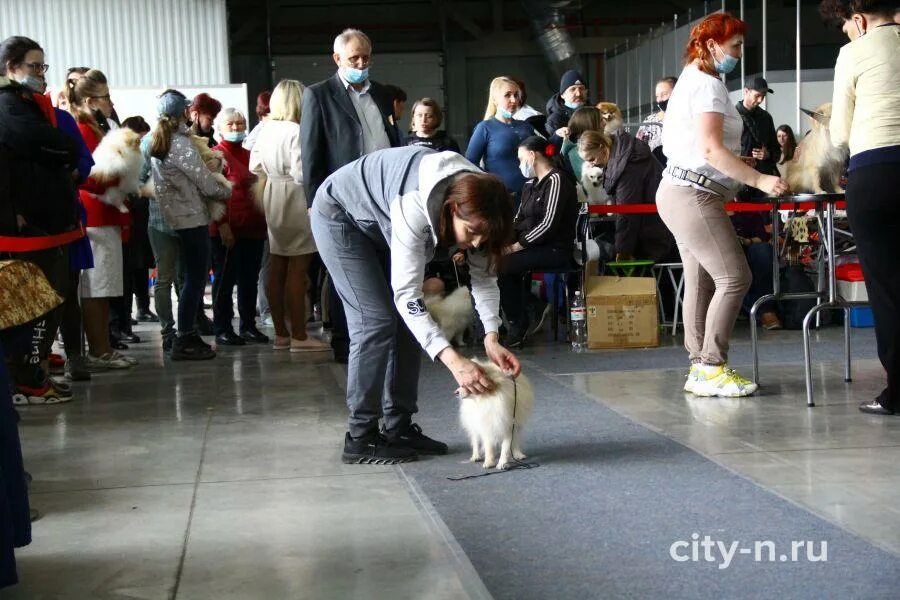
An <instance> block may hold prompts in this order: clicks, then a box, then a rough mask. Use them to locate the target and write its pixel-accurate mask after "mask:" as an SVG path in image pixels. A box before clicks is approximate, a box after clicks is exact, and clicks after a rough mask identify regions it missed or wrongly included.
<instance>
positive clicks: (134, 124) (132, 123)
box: [122, 115, 150, 135]
mask: <svg viewBox="0 0 900 600" xmlns="http://www.w3.org/2000/svg"><path fill="white" fill-rule="evenodd" d="M122 127H125V128H126V129H130V130H132V131H133V132H135V133H137V134H140V135H144V134H145V133H147V132H149V131H150V124H149V123H147V121H145V120H144V117H142V116H140V115H138V116H135V117H128V118H127V119H125V120H124V121H122Z"/></svg>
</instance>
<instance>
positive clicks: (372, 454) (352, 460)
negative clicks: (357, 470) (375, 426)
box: [341, 431, 419, 465]
mask: <svg viewBox="0 0 900 600" xmlns="http://www.w3.org/2000/svg"><path fill="white" fill-rule="evenodd" d="M418 459H419V455H418V454H416V451H415V450H413V449H412V448H410V447H408V446H401V445H397V444H394V443H393V442H389V441H388V439H387V438H386V437H384V436H383V435H381V434H380V433H372V434H370V435H367V436H364V437H361V438H359V439H355V438H353V437H351V436H350V432H349V431H348V432H347V433H346V435H344V453H343V454H342V455H341V462H343V463H344V464H348V465H396V464H399V463H405V462H411V461H414V460H418Z"/></svg>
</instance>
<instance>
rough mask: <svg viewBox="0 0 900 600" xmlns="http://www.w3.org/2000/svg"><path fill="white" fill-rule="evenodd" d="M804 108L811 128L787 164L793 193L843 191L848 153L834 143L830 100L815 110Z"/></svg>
mask: <svg viewBox="0 0 900 600" xmlns="http://www.w3.org/2000/svg"><path fill="white" fill-rule="evenodd" d="M801 110H803V112H805V113H806V114H807V115H809V117H810V122H811V125H812V128H811V129H810V132H809V134H807V136H806V137H805V138H803V140H802V141H801V142H800V143H799V144H798V145H797V151H796V154H795V158H794V160H792V161H790V162H788V163H786V164H785V167H786V169H785V175H784V178H785V180H786V181H787V183H788V185H790V186H791V191H793V192H794V193H800V194H802V193H813V194H822V193H826V192H828V193H831V192H843V191H844V190H843V189H842V188H841V185H840V180H841V175H842V174H843V172H844V166H845V162H846V160H847V153H846V151H845V150H843V149H840V148H835V147H834V146H833V145H832V144H831V134H830V133H829V132H828V125H829V123H830V121H831V102H828V103H826V104H823V105H822V106H819V107H818V108H816V110H814V111H810V110H806V109H801Z"/></svg>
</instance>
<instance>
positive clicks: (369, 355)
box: [310, 207, 422, 437]
mask: <svg viewBox="0 0 900 600" xmlns="http://www.w3.org/2000/svg"><path fill="white" fill-rule="evenodd" d="M310 222H311V224H312V232H313V237H315V240H316V246H317V247H318V249H319V255H320V256H321V257H322V262H323V263H324V264H325V267H326V268H327V269H328V273H329V275H330V276H331V281H332V285H334V287H335V289H336V290H337V292H338V294H339V295H340V297H341V300H342V301H343V304H344V310H345V312H346V315H347V329H348V331H349V334H350V356H349V361H348V364H347V407H348V408H349V409H350V419H349V426H350V435H352V436H353V437H361V436H363V435H366V434H368V433H372V432H373V431H376V430H377V429H378V419H379V418H383V419H384V428H385V429H386V430H387V431H395V430H398V429H402V428H405V427H406V426H408V425H409V424H410V423H411V421H412V415H413V414H415V413H416V412H417V411H418V408H417V401H418V388H419V367H420V360H421V352H422V351H421V348H420V346H419V344H418V342H417V341H416V339H415V338H414V337H413V335H412V333H411V332H410V331H409V329H408V328H407V327H406V324H405V323H404V322H403V319H402V318H401V317H400V315H399V314H398V313H397V309H396V308H395V306H394V300H393V296H394V294H393V292H392V291H391V286H390V283H389V282H388V272H389V268H390V267H389V259H388V255H389V250H388V248H387V244H386V243H385V244H379V243H377V242H376V241H374V240H377V239H379V238H380V237H381V236H382V234H381V230H380V229H378V226H377V224H375V223H373V224H372V226H373V230H372V231H371V232H369V235H366V234H365V233H363V231H361V230H360V225H359V224H357V223H354V222H353V221H352V220H351V219H350V218H349V217H347V216H346V215H345V214H344V213H343V212H341V211H336V214H335V216H332V217H326V216H324V215H323V214H322V213H321V212H319V211H318V210H317V209H316V208H315V207H313V209H312V210H310ZM370 236H371V237H370Z"/></svg>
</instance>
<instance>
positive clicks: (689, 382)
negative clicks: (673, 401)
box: [684, 363, 700, 393]
mask: <svg viewBox="0 0 900 600" xmlns="http://www.w3.org/2000/svg"><path fill="white" fill-rule="evenodd" d="M699 364H700V363H692V364H691V369H690V370H689V371H688V374H687V379H685V380H684V391H686V392H689V393H693V391H694V384H695V383H696V382H697V367H698V366H699Z"/></svg>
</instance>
